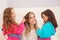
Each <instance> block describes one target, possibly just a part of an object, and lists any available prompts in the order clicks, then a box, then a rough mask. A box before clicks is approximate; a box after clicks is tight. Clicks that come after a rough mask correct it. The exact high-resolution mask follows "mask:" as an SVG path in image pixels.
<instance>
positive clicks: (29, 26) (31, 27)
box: [22, 12, 37, 40]
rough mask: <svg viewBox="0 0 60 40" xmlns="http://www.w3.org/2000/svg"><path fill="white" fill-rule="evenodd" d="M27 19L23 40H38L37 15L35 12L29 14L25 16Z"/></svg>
mask: <svg viewBox="0 0 60 40" xmlns="http://www.w3.org/2000/svg"><path fill="white" fill-rule="evenodd" d="M25 19H26V21H25V31H24V32H23V35H22V40H37V35H36V29H37V24H36V18H35V14H34V13H33V12H28V13H27V14H26V15H25Z"/></svg>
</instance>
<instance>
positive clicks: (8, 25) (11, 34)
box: [3, 7, 25, 40]
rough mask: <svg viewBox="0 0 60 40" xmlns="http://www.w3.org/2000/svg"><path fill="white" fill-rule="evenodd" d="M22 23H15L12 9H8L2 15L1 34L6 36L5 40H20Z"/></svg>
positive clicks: (22, 28)
mask: <svg viewBox="0 0 60 40" xmlns="http://www.w3.org/2000/svg"><path fill="white" fill-rule="evenodd" d="M24 21H25V20H23V21H22V23H21V24H20V25H18V24H17V23H16V21H15V12H14V9H13V8H11V7H9V8H6V9H5V10H4V13H3V34H4V35H7V36H8V38H7V40H20V36H19V35H22V32H23V30H24V28H25V27H24Z"/></svg>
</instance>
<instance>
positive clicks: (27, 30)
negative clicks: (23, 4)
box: [25, 12, 37, 34]
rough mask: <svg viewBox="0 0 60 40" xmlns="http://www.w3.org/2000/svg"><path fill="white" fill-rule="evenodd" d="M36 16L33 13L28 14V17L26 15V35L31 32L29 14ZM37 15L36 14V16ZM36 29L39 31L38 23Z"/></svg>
mask: <svg viewBox="0 0 60 40" xmlns="http://www.w3.org/2000/svg"><path fill="white" fill-rule="evenodd" d="M30 13H31V14H34V13H33V12H28V13H27V14H26V15H25V19H26V22H25V27H26V30H25V34H27V33H29V32H30V31H31V29H30V23H29V22H28V21H29V14H30ZM34 15H35V14H34ZM34 28H35V30H36V29H37V23H36V24H35V25H34Z"/></svg>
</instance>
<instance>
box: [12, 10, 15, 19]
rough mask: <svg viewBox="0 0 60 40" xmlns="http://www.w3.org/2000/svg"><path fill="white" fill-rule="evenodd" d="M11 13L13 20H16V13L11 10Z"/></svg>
mask: <svg viewBox="0 0 60 40" xmlns="http://www.w3.org/2000/svg"><path fill="white" fill-rule="evenodd" d="M11 13H12V18H13V19H15V12H14V9H11Z"/></svg>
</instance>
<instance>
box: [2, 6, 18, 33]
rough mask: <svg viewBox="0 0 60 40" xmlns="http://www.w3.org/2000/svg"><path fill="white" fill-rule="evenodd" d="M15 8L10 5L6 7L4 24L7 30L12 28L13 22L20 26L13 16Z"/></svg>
mask: <svg viewBox="0 0 60 40" xmlns="http://www.w3.org/2000/svg"><path fill="white" fill-rule="evenodd" d="M12 9H13V8H12V7H9V8H6V9H5V10H4V12H3V26H5V28H6V32H8V31H9V30H11V29H12V24H15V25H17V26H18V24H17V23H16V22H15V20H14V19H13V18H12V17H11V15H12V13H11V10H12Z"/></svg>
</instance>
